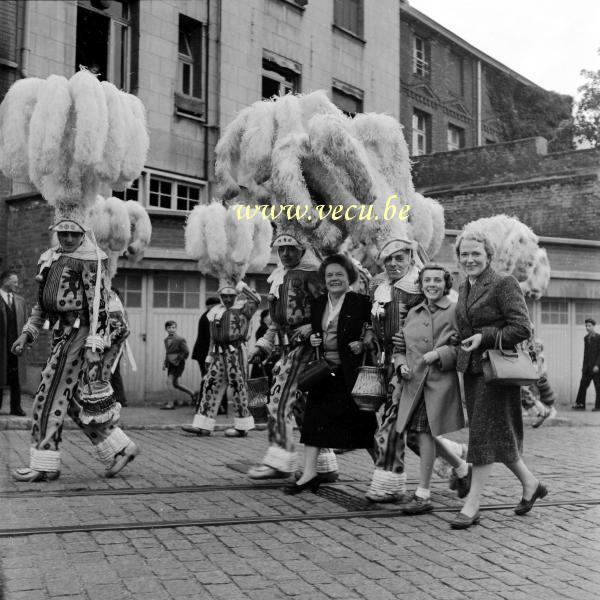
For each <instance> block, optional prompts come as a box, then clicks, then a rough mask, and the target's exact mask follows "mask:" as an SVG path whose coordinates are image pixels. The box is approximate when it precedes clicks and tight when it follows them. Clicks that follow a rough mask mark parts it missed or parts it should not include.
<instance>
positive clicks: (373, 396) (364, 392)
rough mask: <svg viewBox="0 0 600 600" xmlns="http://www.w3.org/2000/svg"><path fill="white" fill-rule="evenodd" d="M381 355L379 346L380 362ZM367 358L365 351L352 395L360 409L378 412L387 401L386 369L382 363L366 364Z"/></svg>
mask: <svg viewBox="0 0 600 600" xmlns="http://www.w3.org/2000/svg"><path fill="white" fill-rule="evenodd" d="M380 356H381V353H380V352H379V348H378V360H377V362H378V363H379V362H380V358H379V357H380ZM366 359H367V353H366V351H365V352H364V354H363V364H362V366H361V367H358V376H357V378H356V382H355V384H354V387H353V388H352V397H353V398H354V402H355V403H356V406H358V408H359V409H360V410H364V411H369V412H376V411H378V410H379V408H380V406H381V405H382V404H383V403H384V402H385V399H386V396H387V381H386V375H385V373H386V369H385V367H383V366H381V365H380V364H377V366H374V367H370V366H366V365H365V362H366Z"/></svg>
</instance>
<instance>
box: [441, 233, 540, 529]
mask: <svg viewBox="0 0 600 600" xmlns="http://www.w3.org/2000/svg"><path fill="white" fill-rule="evenodd" d="M493 252H494V251H493V246H492V244H491V242H490V240H489V239H488V238H487V237H486V235H485V234H484V233H483V232H480V233H469V234H467V235H466V234H462V235H460V236H459V237H458V239H457V242H456V254H457V256H458V259H459V263H460V265H461V267H462V268H463V269H464V271H465V273H466V275H467V279H466V280H465V281H464V283H463V284H462V285H461V286H460V290H459V294H458V304H457V307H456V320H457V323H458V331H459V335H460V337H461V339H462V343H461V348H460V350H459V353H458V357H457V369H458V371H461V372H463V373H464V383H465V400H466V405H467V415H468V417H469V452H468V455H467V461H468V462H470V463H473V475H472V481H471V490H470V492H469V494H468V496H467V498H466V500H465V504H464V506H463V508H462V510H461V512H460V513H459V514H458V515H457V516H456V518H455V519H454V521H452V523H451V526H452V528H453V529H466V528H467V527H470V526H471V525H473V524H475V523H477V522H478V521H479V501H480V496H481V492H482V490H483V486H484V485H485V482H486V480H487V478H488V477H489V475H490V472H491V470H492V465H493V463H495V462H502V463H504V464H505V465H506V466H507V467H508V468H509V469H510V470H511V471H512V472H513V473H514V474H515V475H516V477H517V478H518V479H519V481H520V482H521V484H522V486H523V497H522V499H521V501H520V502H519V504H518V505H517V506H516V507H515V513H516V514H517V515H523V514H525V513H527V512H529V511H530V510H531V508H532V507H533V504H534V503H535V501H536V500H537V499H538V498H543V497H544V496H546V494H547V493H548V491H547V489H546V487H545V486H544V485H543V484H542V483H540V481H539V480H538V479H537V478H536V477H535V476H534V475H533V474H532V473H531V471H529V469H528V468H527V466H526V465H525V463H524V462H523V459H522V456H521V455H522V452H523V419H522V414H521V399H520V388H519V386H518V385H515V386H494V385H487V384H486V383H485V381H484V378H483V368H482V355H483V353H484V352H485V351H486V350H489V349H492V348H494V347H495V345H496V337H497V335H499V334H502V346H503V347H504V348H510V349H512V348H513V347H514V346H515V345H516V344H519V343H521V342H523V341H525V340H526V339H527V338H529V336H530V335H531V322H530V319H529V314H528V312H527V306H526V304H525V299H524V297H523V292H522V291H521V288H520V287H519V284H518V283H517V280H516V279H515V278H514V277H512V276H510V275H509V276H503V275H499V274H498V273H496V272H495V271H494V270H493V269H492V268H491V266H490V262H491V259H492V257H493Z"/></svg>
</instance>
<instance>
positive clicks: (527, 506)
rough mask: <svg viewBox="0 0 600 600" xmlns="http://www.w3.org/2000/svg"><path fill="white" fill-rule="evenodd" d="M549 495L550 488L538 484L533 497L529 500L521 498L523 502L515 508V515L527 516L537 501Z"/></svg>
mask: <svg viewBox="0 0 600 600" xmlns="http://www.w3.org/2000/svg"><path fill="white" fill-rule="evenodd" d="M547 495H548V488H546V486H545V485H544V484H543V483H541V482H540V483H538V486H537V488H536V489H535V492H533V496H531V498H530V499H529V500H525V498H521V502H519V504H517V506H515V515H526V514H527V513H528V512H529V511H530V510H531V509H532V508H533V505H534V504H535V501H536V500H537V499H538V498H545V497H546V496H547Z"/></svg>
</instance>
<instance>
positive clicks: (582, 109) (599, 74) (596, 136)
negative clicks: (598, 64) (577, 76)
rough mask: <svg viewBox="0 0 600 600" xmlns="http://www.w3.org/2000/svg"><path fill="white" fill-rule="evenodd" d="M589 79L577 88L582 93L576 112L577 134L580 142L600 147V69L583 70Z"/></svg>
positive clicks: (583, 73)
mask: <svg viewBox="0 0 600 600" xmlns="http://www.w3.org/2000/svg"><path fill="white" fill-rule="evenodd" d="M581 75H583V76H584V77H586V78H587V81H586V82H585V83H584V84H583V85H582V86H580V87H579V88H577V91H578V92H579V93H580V94H581V97H580V99H579V101H578V102H577V111H576V113H575V136H576V137H577V139H578V141H580V142H587V143H589V144H590V145H591V146H592V147H594V148H596V147H600V70H598V71H588V70H585V69H584V70H582V71H581Z"/></svg>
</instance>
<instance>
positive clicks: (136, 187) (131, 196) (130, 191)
mask: <svg viewBox="0 0 600 600" xmlns="http://www.w3.org/2000/svg"><path fill="white" fill-rule="evenodd" d="M112 195H113V196H114V197H115V198H121V200H135V201H136V202H137V201H138V200H139V198H140V180H139V178H138V179H136V180H135V181H134V182H133V183H132V184H131V185H130V186H129V187H128V188H127V189H126V190H123V191H113V194H112Z"/></svg>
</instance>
